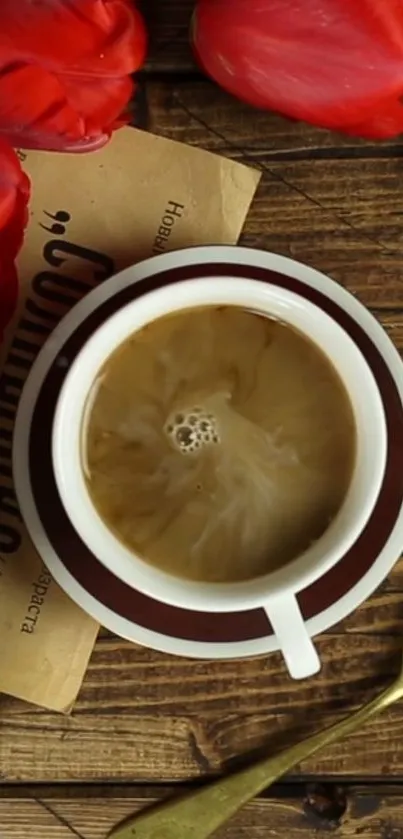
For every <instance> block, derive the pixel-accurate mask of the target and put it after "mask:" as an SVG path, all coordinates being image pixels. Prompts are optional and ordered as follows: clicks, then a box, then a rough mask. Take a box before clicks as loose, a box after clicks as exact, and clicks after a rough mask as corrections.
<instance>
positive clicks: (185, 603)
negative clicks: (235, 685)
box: [52, 276, 387, 679]
mask: <svg viewBox="0 0 403 839" xmlns="http://www.w3.org/2000/svg"><path fill="white" fill-rule="evenodd" d="M225 305H228V306H237V307H241V308H243V309H245V310H248V311H251V312H255V313H259V314H261V315H264V316H267V317H270V318H276V319H279V320H281V321H282V322H284V323H287V324H289V325H290V326H291V327H293V328H294V329H296V330H298V331H299V332H300V333H303V334H305V335H306V336H308V337H309V339H310V340H311V341H312V342H314V344H316V345H317V347H318V348H319V349H320V350H321V351H322V352H323V353H324V354H325V356H327V358H328V359H329V360H330V362H331V363H332V365H333V367H334V368H335V370H336V371H337V373H338V375H339V377H340V379H341V381H342V382H343V384H344V387H345V390H346V393H347V394H348V397H349V400H350V403H351V407H352V410H353V413H354V418H355V425H356V433H357V451H356V460H355V465H354V469H353V474H352V478H351V482H350V485H349V488H348V491H347V493H346V496H345V498H344V501H343V504H342V506H341V508H340V510H339V511H338V513H337V515H336V516H335V517H334V519H333V520H332V522H331V523H330V525H329V527H328V529H327V530H326V531H325V533H324V534H323V536H321V537H320V538H319V539H318V540H317V541H315V542H314V544H312V545H311V546H310V547H309V549H308V550H306V551H305V552H304V553H302V554H301V555H300V556H297V557H296V558H295V559H294V560H292V561H291V562H289V563H288V564H287V565H285V566H283V567H281V568H279V569H277V570H275V571H272V572H271V573H269V574H267V575H265V576H263V577H258V578H255V579H251V580H247V581H242V582H233V583H202V582H194V581H190V580H185V579H179V578H177V577H174V576H172V575H170V574H167V573H165V572H164V571H162V570H160V569H157V568H155V567H153V566H152V565H151V564H149V563H147V562H146V561H145V560H144V559H142V558H141V557H140V556H137V555H136V554H134V553H133V552H132V551H131V550H129V549H128V548H127V547H125V545H124V544H123V543H122V542H121V541H120V540H119V539H118V538H117V537H116V536H115V535H114V533H113V532H112V531H111V530H110V529H109V528H108V527H107V526H106V524H105V522H104V521H103V520H102V518H101V517H100V515H99V513H98V512H97V510H96V508H95V506H94V504H93V502H92V500H91V497H90V495H89V492H88V488H87V485H86V482H85V479H84V475H83V469H82V439H83V433H84V432H83V428H84V426H85V412H86V410H88V396H89V394H90V392H91V388H92V385H93V382H94V381H95V379H96V377H97V374H98V373H99V371H100V369H101V368H102V367H103V365H104V364H105V362H106V361H107V359H108V358H109V357H110V356H111V354H112V353H113V352H114V351H115V350H116V349H117V347H118V346H120V345H121V344H122V343H123V342H124V341H125V339H126V338H128V337H129V336H130V335H132V334H133V333H135V332H137V331H138V330H140V329H142V328H143V327H144V326H146V325H148V324H150V323H152V322H153V321H155V320H157V319H158V318H160V317H162V316H164V315H168V314H173V313H175V312H180V311H182V310H186V309H189V308H193V307H197V306H225ZM386 443H387V440H386V423H385V417H384V412H383V406H382V401H381V398H380V394H379V391H378V387H377V384H376V382H375V379H374V377H373V375H372V372H371V371H370V369H369V367H368V365H367V362H366V361H365V359H364V357H363V355H362V354H361V352H360V351H359V349H358V348H357V346H356V345H355V344H354V342H353V341H352V340H351V338H350V337H349V336H348V335H347V333H346V332H345V331H344V330H343V329H342V327H341V326H340V325H339V324H338V323H336V321H334V320H333V319H332V318H331V317H330V316H329V315H327V314H326V313H325V312H323V311H322V310H321V309H319V308H318V307H317V306H316V305H314V304H313V303H311V302H310V301H309V300H307V299H305V298H303V297H301V296H299V295H298V294H296V293H294V292H292V291H288V290H287V289H283V288H280V287H277V286H275V285H270V284H267V283H265V282H261V281H259V280H252V279H251V280H249V279H240V278H236V277H230V276H228V277H225V278H222V277H220V278H214V277H208V278H203V279H195V280H183V281H182V282H173V283H171V284H169V285H162V286H161V287H159V288H156V289H154V290H152V291H149V290H145V291H144V293H140V294H139V296H138V297H137V298H136V299H135V300H134V301H132V302H131V303H129V304H128V305H126V306H125V307H123V308H122V309H120V310H119V311H118V312H117V313H116V314H114V315H113V316H112V317H110V319H109V320H107V321H106V323H104V324H103V325H102V326H101V327H100V328H99V329H98V330H97V331H96V332H95V333H94V334H93V336H92V337H91V338H90V339H89V340H88V342H87V343H86V344H85V345H84V347H83V349H82V350H81V351H80V352H79V354H78V356H77V357H76V359H75V360H74V362H73V364H72V366H71V368H70V370H69V372H68V374H67V376H66V379H65V381H64V384H63V387H62V390H61V392H60V395H59V399H58V403H57V408H56V413H55V418H54V425H53V437H52V456H53V464H54V471H55V476H56V482H57V487H58V491H59V494H60V498H61V500H62V503H63V506H64V508H65V510H66V513H67V515H68V516H69V518H70V520H71V522H72V524H73V526H74V528H75V529H76V531H77V533H78V534H79V535H80V537H81V539H82V540H83V542H84V543H85V544H86V545H87V547H88V548H89V549H90V550H91V551H92V552H93V553H94V555H95V556H96V557H97V558H98V559H99V561H100V562H101V563H102V564H104V565H105V566H106V567H107V568H108V569H109V570H110V571H111V572H112V573H113V574H114V575H115V576H117V577H119V578H120V579H121V580H123V581H124V582H125V583H126V584H127V585H129V586H131V587H132V588H134V589H137V590H139V591H141V592H142V593H144V594H146V595H148V596H149V597H152V598H154V599H156V600H159V601H161V602H164V603H168V604H170V605H173V606H176V607H180V608H184V609H192V610H195V611H203V612H237V611H239V612H242V611H247V610H249V609H253V608H257V607H260V608H262V609H264V611H265V612H266V614H267V616H268V619H269V621H270V623H271V625H272V628H273V631H274V633H275V635H276V636H277V639H278V644H279V647H280V648H281V650H282V653H283V656H284V659H285V662H286V664H287V667H288V670H289V673H290V675H291V676H292V677H293V678H297V679H298V678H304V677H307V676H309V675H312V674H313V673H315V672H317V671H318V670H319V668H320V662H319V658H318V655H317V652H316V649H315V647H314V645H313V642H312V640H311V638H310V636H309V634H308V631H307V627H306V625H305V622H304V620H303V618H302V615H301V611H300V608H299V605H298V599H297V595H298V593H299V592H300V591H301V590H302V589H304V588H306V587H307V586H309V585H310V584H312V583H313V582H314V581H315V580H316V579H318V578H319V577H321V576H322V575H323V574H325V573H326V572H327V571H328V570H329V569H330V568H331V567H332V566H334V565H335V564H336V563H337V562H338V560H340V559H341V557H343V556H344V555H345V554H346V553H347V551H348V550H349V548H350V547H351V546H352V545H353V544H354V542H355V541H356V539H357V538H358V536H359V535H360V533H361V532H362V530H363V529H364V527H365V525H366V523H367V521H368V520H369V518H370V515H371V512H372V510H373V508H374V506H375V503H376V500H377V497H378V493H379V490H380V487H381V483H382V478H383V474H384V470H385V461H386Z"/></svg>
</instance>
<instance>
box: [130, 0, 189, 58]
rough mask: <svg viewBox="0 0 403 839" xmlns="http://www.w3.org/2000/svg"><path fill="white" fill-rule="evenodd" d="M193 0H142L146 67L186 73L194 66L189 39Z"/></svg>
mask: <svg viewBox="0 0 403 839" xmlns="http://www.w3.org/2000/svg"><path fill="white" fill-rule="evenodd" d="M194 6H195V2H194V0H170V2H169V3H164V2H161V0H143V2H142V3H141V7H142V11H143V14H144V16H145V19H146V22H147V26H148V31H149V36H150V45H149V54H148V59H147V63H146V71H148V72H154V73H155V72H160V73H161V72H162V73H164V72H165V73H169V72H174V73H186V72H189V71H192V70H194V69H195V63H194V60H193V55H192V50H191V48H190V43H189V27H190V21H191V16H192V12H193V9H194Z"/></svg>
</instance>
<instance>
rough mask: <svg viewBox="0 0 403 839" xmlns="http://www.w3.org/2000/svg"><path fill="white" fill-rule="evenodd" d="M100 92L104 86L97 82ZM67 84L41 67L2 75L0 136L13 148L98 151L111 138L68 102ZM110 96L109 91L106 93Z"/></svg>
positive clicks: (25, 67)
mask: <svg viewBox="0 0 403 839" xmlns="http://www.w3.org/2000/svg"><path fill="white" fill-rule="evenodd" d="M98 87H99V90H101V91H102V90H103V89H104V83H100V82H98ZM68 95H69V94H68V85H67V86H66V85H64V83H63V82H62V81H60V80H59V79H58V77H57V76H55V75H52V74H50V73H48V72H47V70H45V69H43V68H41V67H35V66H25V65H23V66H20V67H16V68H15V69H14V70H13V71H12V72H9V73H7V74H3V76H1V75H0V136H1V134H3V136H4V137H6V138H7V140H8V142H9V143H10V144H11V145H13V146H23V147H24V148H37V149H50V150H66V149H68V148H69V147H71V148H72V149H75V148H76V147H80V146H82V147H83V148H84V149H88V148H93V147H96V148H98V147H99V146H101V145H103V144H104V143H105V142H106V141H107V140H108V136H109V132H106V131H104V130H103V128H102V123H98V124H97V125H96V124H95V123H94V124H91V121H90V125H87V121H86V118H85V117H84V115H83V114H81V113H80V111H79V110H77V108H76V107H75V106H74V104H71V103H70V102H69V100H68ZM105 96H106V97H107V96H108V92H107V91H106V92H105Z"/></svg>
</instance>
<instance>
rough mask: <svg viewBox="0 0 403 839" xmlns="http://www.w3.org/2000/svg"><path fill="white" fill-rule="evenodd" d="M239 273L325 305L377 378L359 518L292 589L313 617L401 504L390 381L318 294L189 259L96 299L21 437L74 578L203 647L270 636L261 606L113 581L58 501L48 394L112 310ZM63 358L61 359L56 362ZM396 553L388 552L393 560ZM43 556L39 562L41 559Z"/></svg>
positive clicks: (130, 614)
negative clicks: (371, 456) (350, 540)
mask: <svg viewBox="0 0 403 839" xmlns="http://www.w3.org/2000/svg"><path fill="white" fill-rule="evenodd" d="M214 276H220V277H228V281H229V282H230V278H231V277H244V278H249V279H256V280H260V281H263V282H268V283H271V284H273V285H276V286H279V287H281V288H285V289H288V290H290V291H293V292H295V293H297V294H299V295H302V296H303V297H305V298H306V299H307V300H310V301H311V302H312V303H314V304H315V305H316V306H318V307H319V308H321V309H322V310H323V311H325V312H326V313H327V314H328V315H330V317H332V318H333V319H334V320H335V321H336V322H337V323H338V324H339V325H340V326H341V327H342V328H343V329H344V330H345V331H346V332H347V333H348V334H349V335H350V337H351V338H352V340H353V341H354V342H355V344H356V345H357V346H358V348H359V349H360V350H361V352H362V354H363V355H364V357H365V359H366V361H367V363H368V365H369V367H370V368H371V370H372V373H373V375H374V377H375V379H376V382H377V384H378V388H379V391H380V394H381V398H382V401H383V405H384V411H385V416H386V424H387V435H388V446H387V460H386V469H385V475H384V480H383V483H382V487H381V490H380V493H379V496H378V499H377V502H376V505H375V508H374V510H373V513H372V515H371V517H370V520H369V522H368V524H367V525H366V527H365V529H364V531H363V532H362V533H361V535H360V536H359V538H358V539H357V541H356V542H355V544H354V545H353V547H352V548H351V549H350V550H349V551H348V553H347V554H346V555H345V556H344V557H343V558H342V559H341V560H340V561H339V562H338V563H337V565H335V566H334V567H333V568H332V569H331V570H330V571H329V572H328V573H327V574H325V575H324V576H322V577H321V578H320V579H318V580H317V581H316V582H315V583H313V584H312V585H311V586H309V588H306V589H305V590H304V591H301V592H300V594H299V595H298V601H299V604H300V607H301V610H302V613H303V615H304V617H305V619H306V620H307V619H309V618H311V617H314V616H315V615H318V614H320V613H321V612H323V611H324V610H325V609H327V608H329V607H330V606H331V605H333V604H334V603H335V602H337V601H338V600H339V599H340V598H341V597H343V596H344V595H345V594H347V593H348V592H349V591H350V590H351V589H352V588H353V586H355V585H356V584H357V583H358V582H359V580H360V579H361V578H362V577H363V576H364V575H365V574H366V572H367V571H368V570H369V569H370V567H371V566H372V565H373V563H374V562H375V560H376V559H377V557H378V556H379V554H380V552H381V550H382V549H383V547H384V546H385V544H386V542H387V541H388V539H389V537H390V535H391V533H392V530H393V528H394V526H395V523H396V520H397V517H398V514H399V511H400V508H401V506H402V503H403V408H402V403H401V400H400V396H399V392H398V390H397V387H396V384H395V381H394V378H393V376H392V374H391V372H390V370H389V368H388V366H387V364H386V362H385V360H384V359H383V357H382V355H381V353H380V352H379V350H378V349H377V347H376V346H375V344H374V343H373V342H372V340H371V338H370V337H369V335H368V334H367V333H366V332H365V330H364V329H363V328H362V327H361V326H360V325H359V324H358V323H357V322H356V321H355V320H354V318H352V317H351V315H349V314H348V313H347V312H346V311H345V310H344V309H343V308H342V307H340V306H339V305H338V304H337V303H336V302H334V301H333V300H332V299H331V298H329V297H327V296H326V295H325V294H323V292H321V291H319V290H317V289H315V288H312V287H310V286H309V285H306V284H305V283H303V282H302V281H301V280H297V279H295V278H294V277H289V276H287V275H285V274H280V273H277V272H274V271H271V270H269V269H265V268H260V267H254V266H250V265H239V264H238V265H233V264H225V263H207V264H201V265H199V264H194V265H187V266H184V267H178V268H172V269H170V270H165V271H161V272H160V273H157V274H155V275H153V276H151V277H147V278H145V279H143V280H139V281H136V282H134V283H133V284H132V285H129V286H127V287H125V288H123V289H121V290H119V291H117V292H116V293H115V294H113V295H112V296H111V297H110V298H109V299H108V300H106V301H104V302H103V303H101V304H100V305H99V306H98V307H97V308H96V309H95V310H94V311H93V312H91V313H90V314H89V315H88V316H87V317H86V318H85V319H84V321H83V322H82V323H81V324H80V325H79V326H77V327H76V329H75V330H74V332H73V333H72V334H71V335H70V336H69V337H68V338H67V339H66V341H65V343H64V346H63V347H62V348H61V349H60V351H59V353H58V355H57V357H56V358H55V360H54V361H53V364H52V366H51V368H50V369H49V371H48V373H47V375H46V377H45V379H44V381H43V383H42V386H41V389H40V392H39V394H38V398H37V402H36V405H35V407H34V412H33V416H32V423H31V429H30V439H29V466H30V475H31V484H32V492H33V496H34V499H35V504H36V507H37V512H38V515H39V517H40V520H41V523H42V526H43V528H44V530H45V532H46V534H47V537H48V539H49V541H50V543H51V544H52V547H53V549H54V550H55V552H56V554H57V555H58V557H59V558H60V560H61V562H62V563H63V564H64V566H65V568H66V569H67V570H68V571H69V573H70V574H71V575H72V576H73V577H74V578H75V580H76V581H77V582H78V583H79V584H80V585H81V586H82V587H83V588H84V589H85V590H86V591H87V592H88V593H89V594H91V595H92V597H94V598H96V599H97V600H98V601H99V602H100V603H101V604H103V605H104V606H106V607H107V608H108V609H110V610H111V611H112V612H114V613H115V614H116V615H118V616H120V617H121V618H125V619H126V620H129V621H133V622H134V623H136V624H137V625H139V626H141V627H143V628H145V629H148V630H150V631H153V632H157V633H161V634H163V635H167V636H171V637H176V638H180V639H186V640H188V641H195V642H203V643H228V642H242V641H249V640H252V639H258V638H262V637H264V636H267V635H269V634H271V627H270V624H269V623H268V620H267V617H266V614H265V613H264V611H263V609H253V610H249V611H247V612H232V613H219V614H214V613H203V612H194V611H191V610H186V609H179V608H176V607H173V606H168V605H165V604H163V603H160V602H159V601H156V600H154V599H152V598H150V597H147V596H145V595H143V594H141V593H140V592H139V591H136V590H134V589H132V588H131V587H129V586H128V585H126V584H125V583H123V582H122V581H121V580H119V579H118V578H117V577H115V576H114V575H113V574H112V573H111V572H110V571H109V570H108V569H107V568H105V566H104V565H102V564H101V563H100V562H99V561H98V560H97V559H96V557H95V556H94V555H93V554H92V553H91V552H90V550H89V549H88V548H87V547H86V546H85V545H84V543H83V542H82V541H81V539H80V537H79V535H78V534H77V532H76V531H75V529H74V528H73V525H72V524H71V522H70V521H69V519H68V517H67V515H66V513H65V510H64V507H63V505H62V503H61V500H60V497H59V494H58V491H57V487H56V482H55V476H54V472H53V464H52V456H51V437H52V424H53V417H54V412H55V407H56V403H57V398H58V394H59V392H60V388H61V386H62V384H63V381H64V378H65V376H66V364H65V360H66V359H68V360H69V363H70V364H71V363H72V361H73V360H74V358H75V357H76V355H77V353H78V352H79V351H80V349H81V348H82V347H83V345H84V344H85V342H86V341H87V340H88V338H89V337H90V336H91V335H92V334H93V333H94V331H95V330H96V329H97V328H98V327H99V326H101V325H102V324H103V323H104V322H105V321H106V320H107V318H108V317H110V316H111V315H112V314H114V313H115V312H116V311H118V310H119V309H120V308H121V307H122V306H124V305H126V304H127V303H129V302H131V301H132V300H134V299H136V298H138V297H140V296H142V295H143V294H145V293H147V292H149V291H153V290H155V289H158V288H160V287H162V286H164V285H168V284H172V283H177V282H181V281H184V280H189V279H195V278H204V277H214ZM61 357H62V358H63V364H60V363H59V360H60V358H61ZM396 558H397V557H396ZM45 559H46V558H45Z"/></svg>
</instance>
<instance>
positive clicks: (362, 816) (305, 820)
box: [0, 784, 403, 839]
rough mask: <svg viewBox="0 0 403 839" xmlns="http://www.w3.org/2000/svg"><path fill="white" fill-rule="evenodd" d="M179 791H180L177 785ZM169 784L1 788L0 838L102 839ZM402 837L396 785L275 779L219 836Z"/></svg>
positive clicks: (402, 807) (402, 810)
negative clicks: (320, 783) (336, 785)
mask: <svg viewBox="0 0 403 839" xmlns="http://www.w3.org/2000/svg"><path fill="white" fill-rule="evenodd" d="M176 792H177V791H176ZM174 794H176V793H175V790H172V789H169V788H168V789H164V790H161V789H148V790H147V789H142V788H139V787H132V788H130V787H129V788H128V789H126V790H121V789H119V788H113V787H111V788H109V789H108V788H102V789H99V788H96V789H94V790H88V789H87V790H86V789H85V788H84V789H82V790H77V789H76V788H72V789H69V787H66V788H64V789H63V790H61V791H60V790H57V789H52V790H49V789H46V788H45V789H40V788H36V789H34V790H32V791H29V790H28V791H26V790H22V791H21V792H20V793H19V794H18V796H15V794H14V795H10V793H8V792H7V791H3V795H2V796H0V825H1V836H2V839H26V837H27V836H30V837H32V839H73V837H78V839H104V838H105V836H107V835H108V834H109V832H110V831H111V830H112V829H113V828H114V827H115V826H116V825H117V824H119V823H120V822H122V821H124V820H126V819H127V818H128V817H130V816H132V815H133V814H134V813H136V812H138V811H139V810H141V809H142V808H143V807H147V806H150V805H152V804H153V803H155V802H157V801H159V800H161V799H162V798H165V797H168V796H169V795H174ZM332 834H333V835H336V836H337V837H339V838H340V839H352V838H353V837H358V836H364V837H365V839H401V837H402V835H403V791H402V789H401V788H399V787H396V786H391V785H388V786H377V785H375V784H374V785H371V786H370V787H368V788H363V787H360V786H351V787H343V788H334V787H331V786H325V787H323V788H318V787H316V788H315V787H314V788H306V787H304V786H303V785H301V786H299V787H291V788H287V787H286V786H282V787H276V788H274V789H273V791H269V792H268V793H267V794H266V795H264V796H261V797H260V798H257V799H255V800H254V801H253V802H252V803H251V804H249V805H248V806H246V807H244V808H243V810H241V812H240V813H239V814H238V815H237V816H235V817H234V818H233V819H232V820H231V822H230V823H229V824H228V825H227V826H226V827H224V828H223V829H221V830H220V831H219V832H218V833H217V834H216V835H217V839H267V837H268V836H269V837H270V839H284V837H287V839H311V837H312V836H313V835H314V836H315V837H317V839H326V837H328V836H329V835H332Z"/></svg>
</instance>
